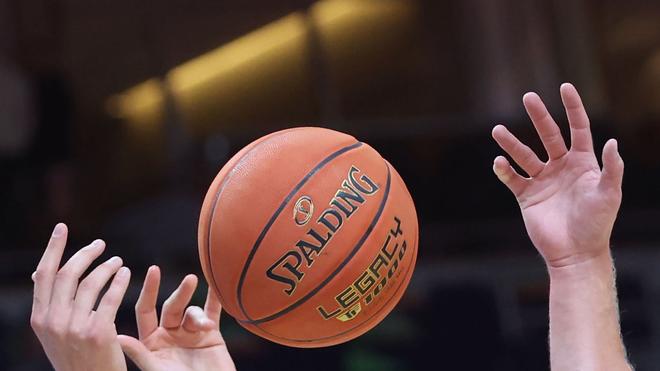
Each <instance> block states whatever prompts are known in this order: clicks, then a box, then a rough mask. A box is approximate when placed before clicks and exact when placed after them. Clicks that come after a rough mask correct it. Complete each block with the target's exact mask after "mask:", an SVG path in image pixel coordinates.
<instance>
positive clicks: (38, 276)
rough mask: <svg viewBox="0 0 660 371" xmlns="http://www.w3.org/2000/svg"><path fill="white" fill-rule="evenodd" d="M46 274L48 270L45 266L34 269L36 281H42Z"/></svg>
mask: <svg viewBox="0 0 660 371" xmlns="http://www.w3.org/2000/svg"><path fill="white" fill-rule="evenodd" d="M45 275H46V272H45V270H44V269H43V268H37V270H36V271H34V280H35V281H41V280H43V279H44V276H45Z"/></svg>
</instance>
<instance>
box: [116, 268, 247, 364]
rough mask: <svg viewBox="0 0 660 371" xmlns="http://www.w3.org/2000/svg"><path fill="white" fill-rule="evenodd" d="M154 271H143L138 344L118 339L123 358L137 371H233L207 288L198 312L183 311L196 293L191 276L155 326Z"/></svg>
mask: <svg viewBox="0 0 660 371" xmlns="http://www.w3.org/2000/svg"><path fill="white" fill-rule="evenodd" d="M159 285H160V270H159V269H158V267H156V266H152V267H150V268H149V270H148V271H147V276H146V277H145V279H144V286H143V287H142V292H141V293H140V297H139V298H138V301H137V304H136V305H135V315H136V318H137V326H138V334H139V338H140V340H138V339H135V338H133V337H130V336H126V335H119V342H120V343H121V347H122V349H123V350H124V352H125V353H126V354H127V355H128V356H129V357H130V358H131V359H132V360H133V362H135V363H136V364H137V366H138V367H139V368H140V369H141V370H147V371H160V370H163V371H165V370H166V371H184V370H195V371H198V370H221V371H230V370H231V371H233V370H235V367H234V363H233V361H232V359H231V357H230V355H229V352H228V351H227V346H226V344H225V341H224V340H223V338H222V335H221V334H220V330H219V326H220V312H221V311H222V307H221V305H220V301H219V300H218V298H217V297H216V295H215V294H214V293H213V291H212V289H210V288H209V291H208V294H207V298H206V304H205V306H204V309H202V308H200V307H197V306H190V307H188V308H187V309H186V307H187V306H188V303H189V302H190V299H191V298H192V296H193V293H194V292H195V288H196V287H197V277H196V276H195V275H192V274H191V275H188V276H186V277H185V278H184V279H183V281H181V284H180V285H179V287H178V288H177V289H176V290H175V291H174V292H173V293H172V295H170V297H169V298H168V299H167V300H166V301H165V303H164V304H163V311H162V313H161V317H160V325H159V323H158V314H157V313H156V300H157V298H158V287H159Z"/></svg>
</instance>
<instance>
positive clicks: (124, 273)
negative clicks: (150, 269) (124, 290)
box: [117, 266, 131, 279]
mask: <svg viewBox="0 0 660 371" xmlns="http://www.w3.org/2000/svg"><path fill="white" fill-rule="evenodd" d="M117 277H119V278H122V279H125V278H130V277H131V270H130V269H129V268H128V267H126V266H124V267H121V268H119V271H117Z"/></svg>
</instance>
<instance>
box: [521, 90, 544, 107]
mask: <svg viewBox="0 0 660 371" xmlns="http://www.w3.org/2000/svg"><path fill="white" fill-rule="evenodd" d="M537 98H538V99H541V97H539V95H538V94H536V93H535V92H533V91H528V92H527V93H525V94H523V97H522V101H523V103H524V104H527V103H529V102H530V101H532V100H536V99H537Z"/></svg>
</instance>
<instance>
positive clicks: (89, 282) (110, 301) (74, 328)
mask: <svg viewBox="0 0 660 371" xmlns="http://www.w3.org/2000/svg"><path fill="white" fill-rule="evenodd" d="M66 240H67V227H66V225H64V224H58V225H57V226H56V227H55V230H54V231H53V235H52V236H51V238H50V241H49V242H48V247H46V251H45V252H44V254H43V256H42V257H41V261H40V262H39V265H38V266H37V270H36V271H35V272H34V273H33V274H32V280H33V281H34V298H33V300H34V301H33V304H32V315H31V318H30V323H31V324H32V328H33V329H34V332H35V333H36V334H37V337H38V338H39V341H40V342H41V345H42V346H43V348H44V351H45V352H46V355H47V356H48V359H49V360H50V362H51V363H52V365H53V367H54V368H55V369H56V370H58V371H78V370H80V371H84V370H101V371H104V370H107V371H115V370H119V371H121V370H126V361H125V359H124V355H123V354H122V352H121V348H120V347H119V342H118V341H117V330H116V329H115V325H114V322H115V315H116V314H117V309H118V308H119V304H121V301H122V298H123V297H124V293H125V292H126V288H127V287H128V282H129V280H130V271H129V270H128V268H126V267H122V260H121V259H120V258H118V257H113V258H111V259H109V260H108V261H106V262H105V263H103V264H101V265H99V266H98V267H96V268H94V270H93V271H92V272H91V273H90V274H88V275H87V277H85V279H83V280H82V282H80V285H79V284H78V280H79V279H80V277H81V276H82V275H83V273H84V272H85V271H86V270H87V268H89V266H90V265H91V264H92V262H93V261H94V260H95V259H96V258H98V257H99V255H101V253H102V252H103V249H104V248H105V243H104V242H103V241H101V240H96V241H94V242H92V243H91V244H90V245H88V246H86V247H84V248H83V249H81V250H80V251H78V252H77V253H75V254H74V255H73V256H72V257H71V259H69V261H67V262H66V264H64V266H63V267H62V268H59V266H60V261H61V259H62V254H63V252H64V247H65V245H66ZM115 273H116V274H115ZM113 275H114V279H113V280H112V283H111V284H110V288H109V289H108V291H107V292H106V293H105V295H103V297H102V298H101V301H100V303H99V305H98V307H97V309H96V311H94V310H93V309H94V304H96V301H97V298H98V296H99V293H100V292H101V289H103V287H104V286H105V285H106V283H107V282H108V281H109V280H110V278H112V276H113Z"/></svg>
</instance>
